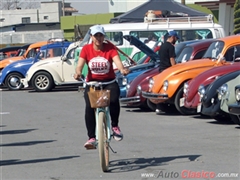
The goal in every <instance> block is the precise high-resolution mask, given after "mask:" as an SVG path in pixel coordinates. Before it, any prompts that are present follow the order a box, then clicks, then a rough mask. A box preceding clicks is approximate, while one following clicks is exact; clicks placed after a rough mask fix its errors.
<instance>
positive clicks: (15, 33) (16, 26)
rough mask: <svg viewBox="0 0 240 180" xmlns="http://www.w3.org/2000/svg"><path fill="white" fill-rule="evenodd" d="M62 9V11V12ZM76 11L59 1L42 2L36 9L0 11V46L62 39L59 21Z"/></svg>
mask: <svg viewBox="0 0 240 180" xmlns="http://www.w3.org/2000/svg"><path fill="white" fill-rule="evenodd" d="M63 9H64V11H63ZM76 11H77V10H76V9H74V8H72V7H71V6H70V3H65V4H64V8H63V4H62V2H61V1H54V2H42V3H41V5H40V8H38V9H19V8H18V9H14V10H1V11H0V32H1V33H0V44H15V43H20V44H21V43H33V42H37V41H43V40H47V39H49V38H53V37H58V38H63V32H62V30H61V26H60V19H61V17H62V16H63V15H65V16H71V15H72V13H73V12H76Z"/></svg>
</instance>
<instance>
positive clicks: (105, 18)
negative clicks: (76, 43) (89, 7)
mask: <svg viewBox="0 0 240 180" xmlns="http://www.w3.org/2000/svg"><path fill="white" fill-rule="evenodd" d="M120 14H121V13H107V14H90V15H81V16H62V17H61V29H62V30H63V32H64V37H65V38H66V39H71V38H73V37H74V25H77V24H79V25H80V30H81V31H82V34H83V35H85V33H86V32H87V30H88V29H89V27H90V26H92V25H94V24H108V23H109V20H110V19H111V18H113V17H116V16H118V15H120Z"/></svg>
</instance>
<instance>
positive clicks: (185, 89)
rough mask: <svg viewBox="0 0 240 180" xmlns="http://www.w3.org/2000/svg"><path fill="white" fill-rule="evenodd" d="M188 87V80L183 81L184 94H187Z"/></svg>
mask: <svg viewBox="0 0 240 180" xmlns="http://www.w3.org/2000/svg"><path fill="white" fill-rule="evenodd" d="M188 87H189V84H188V82H185V83H184V86H183V93H184V94H187V92H188Z"/></svg>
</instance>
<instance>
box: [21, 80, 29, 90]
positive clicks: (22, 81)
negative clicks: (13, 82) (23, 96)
mask: <svg viewBox="0 0 240 180" xmlns="http://www.w3.org/2000/svg"><path fill="white" fill-rule="evenodd" d="M21 83H22V84H23V86H24V87H25V88H26V87H28V82H27V80H26V79H21Z"/></svg>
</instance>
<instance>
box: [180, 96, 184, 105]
mask: <svg viewBox="0 0 240 180" xmlns="http://www.w3.org/2000/svg"><path fill="white" fill-rule="evenodd" d="M184 102H185V97H183V98H181V99H180V107H183V106H184Z"/></svg>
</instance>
